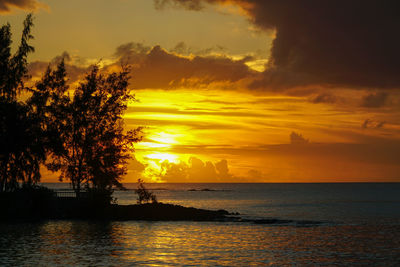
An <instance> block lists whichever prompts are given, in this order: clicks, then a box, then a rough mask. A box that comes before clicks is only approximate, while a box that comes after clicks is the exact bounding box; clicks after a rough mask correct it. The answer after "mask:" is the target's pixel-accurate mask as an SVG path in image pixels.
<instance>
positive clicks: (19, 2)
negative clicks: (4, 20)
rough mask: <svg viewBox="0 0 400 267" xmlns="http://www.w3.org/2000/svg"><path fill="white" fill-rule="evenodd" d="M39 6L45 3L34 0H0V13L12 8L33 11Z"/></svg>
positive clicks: (9, 10) (7, 11)
mask: <svg viewBox="0 0 400 267" xmlns="http://www.w3.org/2000/svg"><path fill="white" fill-rule="evenodd" d="M41 7H45V5H44V4H42V3H40V2H39V1H36V0H0V13H9V12H11V9H12V8H19V9H24V10H29V11H34V10H37V9H39V8H41Z"/></svg>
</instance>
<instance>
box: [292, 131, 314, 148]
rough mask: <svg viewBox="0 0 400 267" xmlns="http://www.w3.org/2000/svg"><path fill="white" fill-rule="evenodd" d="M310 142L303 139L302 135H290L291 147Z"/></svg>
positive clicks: (294, 133)
mask: <svg viewBox="0 0 400 267" xmlns="http://www.w3.org/2000/svg"><path fill="white" fill-rule="evenodd" d="M309 142H310V141H309V140H308V139H305V138H304V137H303V135H302V134H299V133H296V132H292V133H291V134H290V143H291V144H292V145H303V144H308V143H309Z"/></svg>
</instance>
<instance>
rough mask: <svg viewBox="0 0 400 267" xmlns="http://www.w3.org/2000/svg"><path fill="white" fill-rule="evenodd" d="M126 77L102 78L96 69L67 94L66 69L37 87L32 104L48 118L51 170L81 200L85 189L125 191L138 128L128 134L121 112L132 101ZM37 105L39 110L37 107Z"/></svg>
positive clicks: (124, 74) (47, 76) (52, 73)
mask: <svg viewBox="0 0 400 267" xmlns="http://www.w3.org/2000/svg"><path fill="white" fill-rule="evenodd" d="M128 79H129V76H128V71H127V70H123V71H122V72H120V73H112V74H109V75H102V74H100V73H99V69H98V67H97V66H95V67H93V69H92V71H91V72H90V73H88V74H87V75H86V77H85V80H84V81H83V82H81V84H80V85H79V86H78V87H77V88H76V89H75V90H74V93H73V96H70V94H68V86H67V85H66V74H65V67H64V63H63V62H61V63H60V64H59V66H58V67H57V69H56V70H55V71H52V70H51V69H48V71H47V72H46V74H45V76H44V77H43V79H42V80H41V81H40V82H39V83H38V84H37V85H36V89H35V92H34V94H33V96H32V103H38V104H37V105H36V110H37V112H41V113H42V114H44V115H43V116H44V117H45V121H46V123H45V125H44V126H45V127H46V131H47V132H48V134H50V135H56V136H57V137H56V138H52V139H50V138H49V139H48V140H49V144H50V147H52V150H51V158H52V162H51V163H49V164H48V167H49V169H51V170H53V171H58V170H59V171H61V176H60V180H61V181H62V180H64V179H65V178H66V179H69V180H70V182H71V184H72V187H73V189H74V190H75V191H76V192H77V194H78V195H79V193H80V191H81V189H82V187H85V188H94V189H97V190H99V191H102V190H103V191H110V190H111V189H112V187H113V186H116V187H119V188H122V184H121V183H120V179H121V177H122V176H123V175H125V174H126V172H127V167H126V165H127V160H128V159H129V158H130V157H131V153H132V152H133V143H135V142H138V141H139V140H140V136H139V133H140V128H137V129H134V130H131V131H128V132H124V128H123V125H124V124H123V118H122V115H123V112H124V111H125V110H126V108H127V103H128V102H129V101H130V100H133V99H134V95H133V94H131V93H130V91H129V90H128ZM34 105H35V104H34Z"/></svg>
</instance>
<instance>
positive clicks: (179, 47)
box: [169, 41, 226, 56]
mask: <svg viewBox="0 0 400 267" xmlns="http://www.w3.org/2000/svg"><path fill="white" fill-rule="evenodd" d="M225 50H226V48H225V47H223V46H220V45H216V46H213V47H208V48H204V49H196V48H193V47H190V46H188V45H187V44H186V43H185V42H183V41H181V42H179V43H177V44H176V45H175V46H174V47H173V48H172V49H170V50H169V51H170V52H174V53H177V54H180V55H190V54H193V55H196V56H209V55H210V54H212V53H221V52H224V51H225Z"/></svg>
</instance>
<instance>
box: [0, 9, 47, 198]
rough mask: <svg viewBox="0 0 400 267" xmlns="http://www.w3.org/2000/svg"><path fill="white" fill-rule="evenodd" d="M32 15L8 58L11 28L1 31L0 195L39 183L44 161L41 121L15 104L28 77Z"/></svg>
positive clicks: (32, 113) (21, 106)
mask: <svg viewBox="0 0 400 267" xmlns="http://www.w3.org/2000/svg"><path fill="white" fill-rule="evenodd" d="M32 25H33V23H32V15H28V16H27V18H26V19H25V21H24V29H23V33H22V38H21V43H20V45H19V48H18V49H17V52H16V53H15V55H13V56H11V42H12V41H11V31H10V28H11V27H10V25H9V24H7V25H4V26H2V27H1V28H0V192H4V191H13V190H15V189H16V188H18V187H19V183H25V184H33V183H36V182H38V181H39V179H40V170H39V169H40V164H41V163H42V162H44V160H45V151H44V148H43V146H42V143H41V136H42V132H41V127H40V117H38V116H37V114H36V113H35V112H33V110H32V109H31V108H30V106H29V105H27V104H26V103H23V102H19V101H17V94H18V93H19V92H21V91H22V90H26V89H27V88H25V87H24V82H23V79H24V78H26V77H27V59H26V58H27V55H28V54H29V53H30V52H33V50H34V49H33V47H32V46H30V45H29V44H28V41H29V40H30V39H32V38H33V37H32V35H31V34H30V31H31V27H32Z"/></svg>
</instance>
